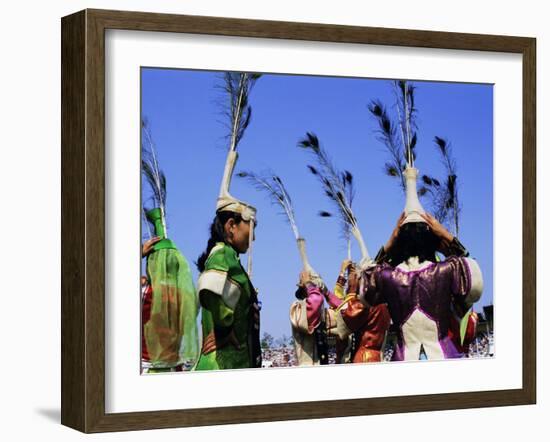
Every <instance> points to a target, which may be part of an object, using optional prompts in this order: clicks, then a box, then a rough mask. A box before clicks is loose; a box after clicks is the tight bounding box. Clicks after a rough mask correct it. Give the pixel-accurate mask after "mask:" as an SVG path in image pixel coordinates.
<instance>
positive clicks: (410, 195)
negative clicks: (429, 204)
mask: <svg viewBox="0 0 550 442" xmlns="http://www.w3.org/2000/svg"><path fill="white" fill-rule="evenodd" d="M403 173H404V175H405V191H406V196H405V198H406V200H405V220H404V221H403V224H407V223H425V222H426V221H425V220H424V218H422V216H420V215H423V214H425V213H426V211H425V210H424V208H423V207H422V204H420V200H419V199H418V191H417V189H416V180H417V177H418V169H415V168H414V167H409V166H407V168H406V169H405V171H404V172H403Z"/></svg>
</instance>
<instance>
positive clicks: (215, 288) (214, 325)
mask: <svg viewBox="0 0 550 442" xmlns="http://www.w3.org/2000/svg"><path fill="white" fill-rule="evenodd" d="M245 218H248V217H247V216H246V215H245V214H241V213H236V212H233V211H217V213H216V217H215V218H214V221H213V222H212V225H211V227H210V239H209V240H208V245H207V247H206V250H205V252H204V253H203V254H202V255H201V256H200V257H199V259H198V261H197V267H198V269H199V271H200V272H201V275H200V277H199V281H198V296H199V301H200V304H201V306H202V333H203V344H202V349H201V353H200V357H199V361H198V363H197V366H196V368H195V369H196V370H223V369H231V368H253V367H261V349H260V308H259V305H258V299H257V296H256V290H255V289H254V287H253V286H252V283H251V281H250V279H249V277H248V274H247V273H246V271H245V270H244V268H243V266H242V265H241V262H240V260H239V254H242V253H246V251H247V250H248V248H249V246H250V244H249V243H250V241H251V240H252V239H253V236H254V232H253V229H254V225H255V224H254V221H253V220H250V219H248V220H247V219H245ZM251 230H252V231H251Z"/></svg>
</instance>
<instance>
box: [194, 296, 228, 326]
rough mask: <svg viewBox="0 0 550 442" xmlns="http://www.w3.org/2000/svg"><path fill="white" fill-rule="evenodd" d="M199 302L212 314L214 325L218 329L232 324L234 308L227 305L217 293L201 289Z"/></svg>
mask: <svg viewBox="0 0 550 442" xmlns="http://www.w3.org/2000/svg"><path fill="white" fill-rule="evenodd" d="M201 304H202V306H203V307H204V308H205V309H207V310H208V311H209V312H210V313H211V314H212V320H213V321H214V327H215V328H217V329H218V330H223V329H226V328H229V327H231V326H232V325H233V320H234V310H233V309H231V308H230V307H228V306H227V305H226V304H225V303H224V302H223V300H222V298H221V297H220V296H218V295H217V294H215V293H212V292H210V291H208V290H203V291H202V292H201Z"/></svg>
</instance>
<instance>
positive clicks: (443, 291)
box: [362, 256, 472, 361]
mask: <svg viewBox="0 0 550 442" xmlns="http://www.w3.org/2000/svg"><path fill="white" fill-rule="evenodd" d="M423 264H426V265H423V266H421V267H420V268H419V269H417V270H404V269H402V268H400V267H392V266H390V265H389V264H381V265H378V266H376V267H373V268H372V269H369V270H367V271H365V273H364V275H363V281H362V294H363V296H365V299H366V301H367V302H368V303H369V304H371V305H376V304H380V303H384V302H385V303H387V304H388V308H389V312H390V315H391V318H392V321H393V323H394V324H396V325H397V327H398V332H397V344H398V345H397V348H396V350H395V352H394V354H393V360H399V361H402V360H418V359H419V355H420V349H421V348H423V349H424V351H425V352H426V354H427V355H428V359H446V358H457V357H462V353H461V352H460V351H459V350H458V349H457V348H456V347H455V345H454V344H453V342H452V341H451V339H450V338H449V336H448V329H449V318H450V315H451V301H452V299H453V297H459V298H463V299H465V298H466V297H468V295H469V294H470V291H471V289H472V271H471V269H470V265H471V264H470V263H469V260H468V259H467V258H457V257H454V256H453V257H449V258H448V259H446V260H445V261H443V262H437V263H432V262H429V263H428V262H426V263H423Z"/></svg>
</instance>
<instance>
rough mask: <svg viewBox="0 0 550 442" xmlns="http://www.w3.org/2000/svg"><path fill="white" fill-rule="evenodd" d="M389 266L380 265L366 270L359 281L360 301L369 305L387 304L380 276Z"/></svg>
mask: <svg viewBox="0 0 550 442" xmlns="http://www.w3.org/2000/svg"><path fill="white" fill-rule="evenodd" d="M386 266H389V265H388V264H379V265H375V266H373V267H370V268H368V269H366V270H365V271H364V272H363V274H362V275H361V279H360V281H359V292H358V294H359V299H360V300H361V301H362V302H363V303H364V304H368V305H378V304H382V303H385V302H386V300H385V297H384V293H383V290H381V284H380V275H381V273H382V271H383V270H384V268H385V267H386Z"/></svg>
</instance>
